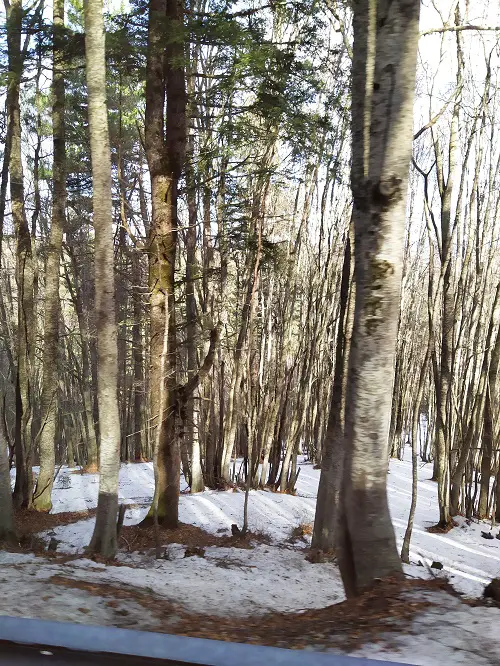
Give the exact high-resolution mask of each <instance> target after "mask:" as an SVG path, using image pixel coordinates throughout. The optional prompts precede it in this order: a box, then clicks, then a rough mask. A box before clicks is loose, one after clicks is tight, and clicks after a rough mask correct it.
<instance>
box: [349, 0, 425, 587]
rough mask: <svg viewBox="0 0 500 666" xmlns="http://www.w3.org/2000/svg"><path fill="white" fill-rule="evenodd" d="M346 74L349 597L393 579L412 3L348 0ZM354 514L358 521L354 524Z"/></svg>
mask: <svg viewBox="0 0 500 666" xmlns="http://www.w3.org/2000/svg"><path fill="white" fill-rule="evenodd" d="M353 11H354V48H353V54H354V57H353V71H352V109H353V111H354V112H353V113H352V168H351V187H352V192H353V201H354V209H353V224H354V283H355V288H356V295H355V309H354V321H353V331H352V339H351V348H350V358H349V369H348V376H347V390H346V393H347V395H346V423H345V436H344V447H345V452H344V455H345V460H344V469H343V478H342V500H341V515H340V526H339V534H338V539H337V544H338V546H339V564H340V571H341V574H342V580H343V582H344V586H345V589H346V593H347V595H348V596H352V595H356V594H359V593H360V592H362V591H363V590H364V589H366V588H368V587H369V586H370V585H372V584H373V582H374V581H375V579H377V578H383V577H386V576H389V575H401V573H402V569H401V561H400V559H399V555H398V552H397V549H396V540H395V536H394V529H393V526H392V523H391V518H390V515H389V507H388V502H387V488H386V474H387V453H388V451H387V448H388V435H389V425H390V415H391V392H390V391H388V387H389V386H390V385H391V383H392V381H393V376H394V360H395V345H396V335H397V325H398V316H399V301H400V289H401V274H402V265H403V251H404V238H405V234H404V230H405V210H406V191H407V185H408V170H409V163H410V156H411V147H412V120H413V97H414V87H415V73H416V53H417V41H418V22H419V13H420V1H419V0H394V1H390V0H378V1H375V0H373V1H371V2H369V1H368V0H356V1H355V2H354V3H353ZM360 517H361V522H360Z"/></svg>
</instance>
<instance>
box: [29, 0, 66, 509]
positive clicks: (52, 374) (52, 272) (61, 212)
mask: <svg viewBox="0 0 500 666" xmlns="http://www.w3.org/2000/svg"><path fill="white" fill-rule="evenodd" d="M53 22H54V52H53V64H54V67H53V76H52V99H53V101H52V132H53V143H54V160H53V167H52V169H53V174H54V175H53V203H52V225H51V228H50V240H49V251H48V256H47V266H46V269H45V324H44V337H43V386H42V395H41V399H40V403H41V405H40V406H41V414H42V427H41V432H40V441H39V446H40V474H39V476H38V480H37V485H36V490H35V496H34V498H33V506H34V508H35V509H38V510H39V511H50V510H51V508H52V499H51V495H52V485H53V481H54V469H55V439H56V424H57V413H58V404H59V403H58V399H57V396H58V384H59V354H58V346H59V310H60V302H59V268H60V259H61V248H62V239H63V230H64V221H65V209H66V146H65V128H64V104H65V95H64V73H63V61H62V58H63V56H62V53H61V46H60V41H61V34H62V31H63V30H64V0H54V3H53Z"/></svg>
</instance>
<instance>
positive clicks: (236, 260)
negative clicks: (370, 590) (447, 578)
mask: <svg viewBox="0 0 500 666" xmlns="http://www.w3.org/2000/svg"><path fill="white" fill-rule="evenodd" d="M4 3H5V4H4V8H3V14H2V27H1V28H0V86H1V88H0V90H1V94H2V107H3V110H2V112H1V114H0V136H1V142H0V144H1V146H2V147H3V149H2V153H1V159H2V176H1V184H0V257H1V272H0V449H1V450H2V453H1V455H0V461H1V465H0V468H1V469H2V470H3V472H2V474H3V476H2V477H1V478H0V484H1V483H3V484H4V486H5V484H7V487H8V481H6V479H7V477H8V470H9V469H10V468H14V467H15V487H14V493H13V499H14V505H17V506H25V507H33V508H34V509H37V510H40V511H49V510H50V509H51V490H52V484H53V478H54V474H55V473H56V472H57V469H58V468H59V466H61V465H69V466H70V467H74V466H79V467H81V468H84V469H86V470H90V471H92V470H97V469H98V468H100V471H101V489H100V497H99V510H98V516H97V524H96V532H95V534H94V539H93V542H92V546H91V547H92V549H93V550H95V551H97V552H101V553H102V554H103V555H112V554H113V553H114V551H115V550H116V517H117V511H118V506H117V503H118V497H117V473H118V466H119V461H122V462H123V461H132V462H133V461H142V460H151V459H153V457H155V466H156V493H155V498H154V502H153V505H152V507H151V511H150V514H149V516H148V518H147V519H146V520H149V521H156V520H158V521H159V522H160V523H162V524H163V525H165V526H166V527H170V526H171V527H175V526H176V525H177V522H178V496H179V481H180V473H181V469H182V472H183V474H184V476H185V478H186V480H187V482H188V484H189V486H190V488H191V492H200V491H202V490H204V489H205V488H206V487H209V488H214V489H216V488H224V487H228V486H230V485H232V484H240V485H241V486H243V487H244V488H245V489H247V490H249V489H250V488H257V487H267V488H270V489H273V490H276V491H280V492H290V493H292V492H294V488H295V483H296V480H297V475H298V469H299V468H298V466H297V456H298V455H299V454H305V455H306V456H308V458H309V459H310V460H311V461H313V463H314V464H316V465H319V466H322V482H321V484H323V485H321V484H320V491H319V497H318V513H317V516H316V528H315V536H314V542H315V543H316V545H317V546H318V547H320V548H322V549H328V548H329V547H333V545H334V541H335V540H334V534H333V533H334V531H335V524H336V523H335V521H336V520H337V513H338V511H337V510H338V506H337V505H338V502H339V493H340V494H341V495H342V497H343V499H341V501H340V504H341V505H343V504H345V502H348V503H351V505H352V509H354V508H356V509H357V510H358V511H359V510H360V506H361V507H364V508H365V509H366V514H365V515H366V516H367V522H369V523H370V525H371V526H370V527H369V532H370V531H371V532H373V535H372V536H369V537H367V540H368V541H370V539H372V543H374V544H375V545H376V544H377V543H379V542H380V543H379V546H380V547H381V548H382V552H383V556H382V555H381V561H382V559H383V560H384V562H385V564H384V565H382V564H380V563H377V562H375V564H374V572H373V573H372V574H371V575H372V576H376V575H377V571H378V574H387V573H391V572H394V571H397V570H398V566H400V565H396V564H394V561H393V559H391V557H392V554H393V551H394V549H395V542H394V535H393V533H392V527H390V529H389V528H388V525H389V526H390V521H389V519H388V510H387V501H386V498H385V494H386V493H385V473H386V469H387V457H388V455H389V454H390V455H393V456H402V455H403V449H404V447H405V445H411V446H412V447H413V454H414V463H415V465H416V464H417V459H418V458H420V459H421V460H423V461H434V477H435V480H436V481H437V483H438V487H439V493H438V496H439V506H438V507H436V516H437V513H438V511H439V518H437V521H436V522H439V525H440V527H441V528H442V529H447V528H448V527H449V526H450V524H451V520H452V517H453V515H456V514H458V513H462V512H463V513H466V514H467V516H479V517H481V518H486V517H491V516H492V515H495V511H496V519H497V521H498V520H500V465H499V458H500V452H499V446H498V441H499V440H498V435H499V428H500V419H499V388H500V387H499V384H498V382H497V377H498V366H499V360H500V331H499V326H500V265H499V257H500V253H499V251H498V250H499V239H500V222H499V206H500V141H499V137H498V126H499V124H498V120H499V114H500V106H499V97H498V95H499V88H498V83H499V80H498V76H499V67H498V65H499V56H500V47H499V43H498V34H499V33H498V31H497V30H498V29H497V27H496V26H498V25H500V21H499V17H498V16H497V15H493V13H492V12H494V11H495V9H494V8H491V7H489V6H488V3H486V2H484V3H483V2H482V1H481V2H480V1H479V0H478V1H477V2H474V3H470V2H468V1H466V0H456V1H453V2H452V1H451V0H438V1H437V2H434V3H431V2H428V1H427V0H426V1H425V2H424V3H423V4H422V7H421V10H420V7H419V3H418V2H415V1H414V2H406V3H405V2H403V1H402V0H400V1H399V2H396V1H395V2H394V3H388V2H386V1H385V0H377V2H375V3H374V4H375V5H376V12H378V16H379V20H378V22H377V23H376V25H375V24H373V25H372V26H371V27H370V26H368V25H365V24H364V23H363V22H362V21H361V20H360V19H359V16H362V15H363V12H365V11H366V12H367V11H368V9H367V7H368V3H367V2H366V1H364V0H355V2H354V3H352V6H351V3H347V2H346V1H345V0H324V2H311V1H310V0H305V1H302V0H271V1H270V2H267V0H256V1H253V0H252V2H249V1H248V0H242V1H241V2H237V3H236V2H234V3H232V2H229V0H186V1H185V2H184V1H183V0H149V3H147V2H146V1H145V0H130V3H129V4H127V3H117V2H111V3H108V4H107V5H106V6H105V7H104V10H105V11H104V14H103V8H102V4H101V3H100V0H88V1H87V2H85V3H82V2H80V0H53V2H52V3H50V2H48V1H47V0H35V1H34V2H28V1H27V0H25V1H24V2H23V0H4ZM372 4H373V3H372ZM490 4H491V5H494V4H495V3H490ZM370 6H371V5H370ZM405 7H406V9H405ZM419 11H421V16H420V28H419ZM404 12H407V14H406V15H405V14H404ZM353 15H354V23H353ZM357 16H358V20H357V19H356V17H357ZM384 17H385V18H384ZM402 17H403V18H402ZM385 19H387V21H385ZM103 21H104V26H105V34H104V32H103ZM360 21H361V22H360ZM362 23H363V25H362ZM365 23H366V22H365ZM374 26H375V27H374ZM369 30H374V35H375V37H374V39H372V38H370V39H368V36H367V35H368V33H366V34H365V32H366V31H369ZM364 31H365V32H364ZM384 31H385V32H384ZM390 31H392V35H393V36H392V37H391V32H390ZM419 31H420V36H419ZM353 35H354V40H353ZM365 37H366V44H372V43H375V47H374V48H376V58H375V55H374V53H371V52H370V48H372V47H368V46H366V44H365V43H364V41H363V40H364V39H365ZM372 37H373V35H372ZM389 38H390V39H389ZM374 40H375V41H374ZM417 41H418V47H417ZM389 43H390V44H391V46H390V49H392V51H391V52H389V50H390V49H389V47H388V46H387V44H389ZM384 44H385V45H384ZM372 46H373V44H372ZM388 49H389V50H388ZM370 58H374V59H373V60H370ZM415 58H416V67H415V64H413V65H412V63H414V61H415ZM384 63H385V64H384ZM384 67H385V69H384ZM415 71H416V75H415ZM387 72H392V74H390V75H389V74H387ZM415 76H416V81H415ZM370 77H371V78H370ZM391 77H392V78H391ZM389 79H390V80H389ZM414 89H416V96H415V104H414V106H413V91H414ZM351 103H352V124H351ZM412 109H413V111H412ZM412 122H413V129H412ZM382 126H384V127H385V129H384V132H385V134H384V132H382V131H381V130H380V127H382ZM411 148H413V157H411ZM351 155H352V160H351ZM387 165H389V166H390V169H392V171H391V175H390V176H389V175H388V172H387V169H389V166H387ZM408 173H409V187H408V199H406V191H407V188H406V180H407V178H408ZM367 174H369V175H370V178H369V177H368V176H367ZM373 174H375V175H373ZM353 203H354V213H353ZM405 209H406V223H405V222H404V220H405ZM368 218H369V219H368ZM370 225H375V226H374V228H375V229H376V230H375V231H374V232H373V233H372V235H371V236H370V233H371V232H369V229H370ZM367 230H368V231H367ZM367 238H368V240H366V239H367ZM370 239H371V240H370ZM398 248H399V249H398ZM366 257H371V259H370V260H368V259H366ZM363 262H365V263H366V266H364V263H363ZM362 266H364V268H361V267H362ZM400 283H402V287H401V295H400V292H399V289H400V287H399V285H400ZM354 286H355V287H356V288H354ZM377 290H378V291H377ZM374 378H375V379H374ZM363 392H364V393H363ZM115 395H116V396H117V399H116V398H115ZM366 395H368V396H370V397H369V398H368V399H367V400H368V403H369V412H370V414H371V416H370V417H369V418H368V421H366V418H365V417H366V414H365V415H364V412H363V409H368V407H366V405H367V404H368V403H367V402H366V400H365V402H363V400H364V398H362V396H366ZM360 396H361V397H360ZM367 413H368V412H367ZM373 415H375V416H373ZM370 419H371V420H370ZM387 438H388V439H387ZM342 442H348V443H349V447H351V444H352V447H351V448H349V447H348V449H346V450H343V449H342ZM353 442H354V444H353ZM339 451H341V454H340V453H339ZM155 452H156V453H155ZM241 458H242V459H243V460H244V462H243V464H241V465H240V463H238V464H236V463H235V462H234V461H235V460H236V459H241ZM342 462H343V463H344V464H342ZM37 465H40V471H39V473H38V476H37V478H35V477H34V476H33V473H32V468H33V466H37ZM115 477H116V478H115ZM2 479H3V481H2ZM328 479H330V481H331V480H332V479H333V481H331V483H333V485H331V486H328ZM341 479H343V480H342V482H341ZM360 479H364V481H362V482H361V481H360ZM360 484H361V485H360ZM363 484H364V485H363ZM332 488H333V490H332ZM367 488H369V489H370V492H368V491H367ZM9 490H10V487H9ZM414 492H416V489H414ZM6 495H10V492H9V491H7V492H5V487H4V492H3V494H2V492H1V491H0V499H1V503H0V514H1V515H2V516H3V518H0V535H2V534H3V535H5V534H9V533H10V532H11V531H12V525H11V524H10V525H11V526H10V527H9V520H8V519H7V518H6V517H5V516H6V515H7V514H8V513H9V512H8V510H7V508H6V507H7V505H8V498H6ZM247 499H248V497H247ZM360 503H361V504H360ZM246 510H247V505H245V525H244V529H245V527H246ZM343 513H344V514H345V515H346V516H347V523H349V522H352V521H351V518H350V517H349V507H347V508H344V509H343ZM113 531H114V532H113ZM341 532H342V538H343V539H347V540H348V541H349V543H350V548H351V549H354V550H355V549H356V547H357V546H356V543H355V541H356V538H355V537H353V536H352V533H351V532H352V526H351V532H350V529H349V528H345V529H344V530H343V531H342V530H341ZM410 535H411V526H410V528H409V532H408V535H407V536H408V541H407V543H406V548H408V545H409V538H410ZM365 536H366V535H365ZM353 539H354V541H353ZM382 542H383V543H382ZM344 547H345V542H344ZM384 549H385V550H384ZM403 558H406V559H407V558H408V551H407V550H406V555H405V553H403ZM376 559H377V558H374V561H376ZM377 566H378V567H379V568H378V569H377ZM365 574H366V571H363V568H362V567H361V569H360V570H359V571H357V573H356V576H355V579H356V581H357V582H355V583H354V587H351V590H350V591H351V592H353V593H355V592H356V591H357V589H361V588H363V587H364V586H365V584H367V582H368V581H367V580H366V576H367V575H368V574H366V575H365ZM343 577H344V580H346V574H345V571H343ZM368 577H369V576H368ZM347 578H348V576H347ZM346 587H347V588H349V585H348V584H347V585H346ZM348 593H349V589H348Z"/></svg>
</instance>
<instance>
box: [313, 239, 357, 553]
mask: <svg viewBox="0 0 500 666" xmlns="http://www.w3.org/2000/svg"><path fill="white" fill-rule="evenodd" d="M350 279H351V243H350V240H349V236H347V241H346V246H345V250H344V265H343V267H342V282H341V285H340V306H339V320H338V329H337V343H336V348H335V374H334V378H333V388H332V395H331V404H330V414H329V417H328V425H327V430H326V436H325V442H324V446H323V458H322V463H321V475H320V478H319V487H318V499H317V502H316V515H315V517H314V531H313V538H312V547H313V548H315V549H318V550H323V551H325V552H326V551H330V550H333V548H334V547H335V527H336V524H337V508H338V494H339V490H340V480H341V478H342V467H341V463H342V455H341V450H342V437H343V433H344V407H345V405H344V400H343V396H344V395H345V376H346V372H345V371H346V360H347V357H348V349H347V338H348V335H349V332H348V330H347V326H348V317H347V313H348V310H349V307H348V306H349V282H350Z"/></svg>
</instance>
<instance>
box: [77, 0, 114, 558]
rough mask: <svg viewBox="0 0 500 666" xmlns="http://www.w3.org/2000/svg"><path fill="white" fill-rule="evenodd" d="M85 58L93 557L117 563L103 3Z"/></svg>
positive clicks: (92, 0) (92, 6)
mask: <svg viewBox="0 0 500 666" xmlns="http://www.w3.org/2000/svg"><path fill="white" fill-rule="evenodd" d="M85 56H86V71H87V88H88V113H89V133H90V151H91V158H92V183H93V199H92V203H93V221H94V230H95V285H96V289H95V291H96V296H95V308H96V325H97V355H98V379H97V391H98V404H99V431H100V442H101V451H100V482H99V499H98V504H97V517H96V523H95V528H94V534H93V536H92V540H91V542H90V545H89V551H90V552H92V553H96V554H99V555H101V556H102V557H105V558H113V557H114V556H115V554H116V550H117V547H118V539H117V529H116V525H117V513H118V474H119V470H120V416H119V410H118V394H117V392H118V347H117V331H116V319H115V284H114V250H113V213H112V199H111V151H110V143H109V129H108V111H107V105H106V62H105V35H104V18H103V4H102V0H86V4H85Z"/></svg>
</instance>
